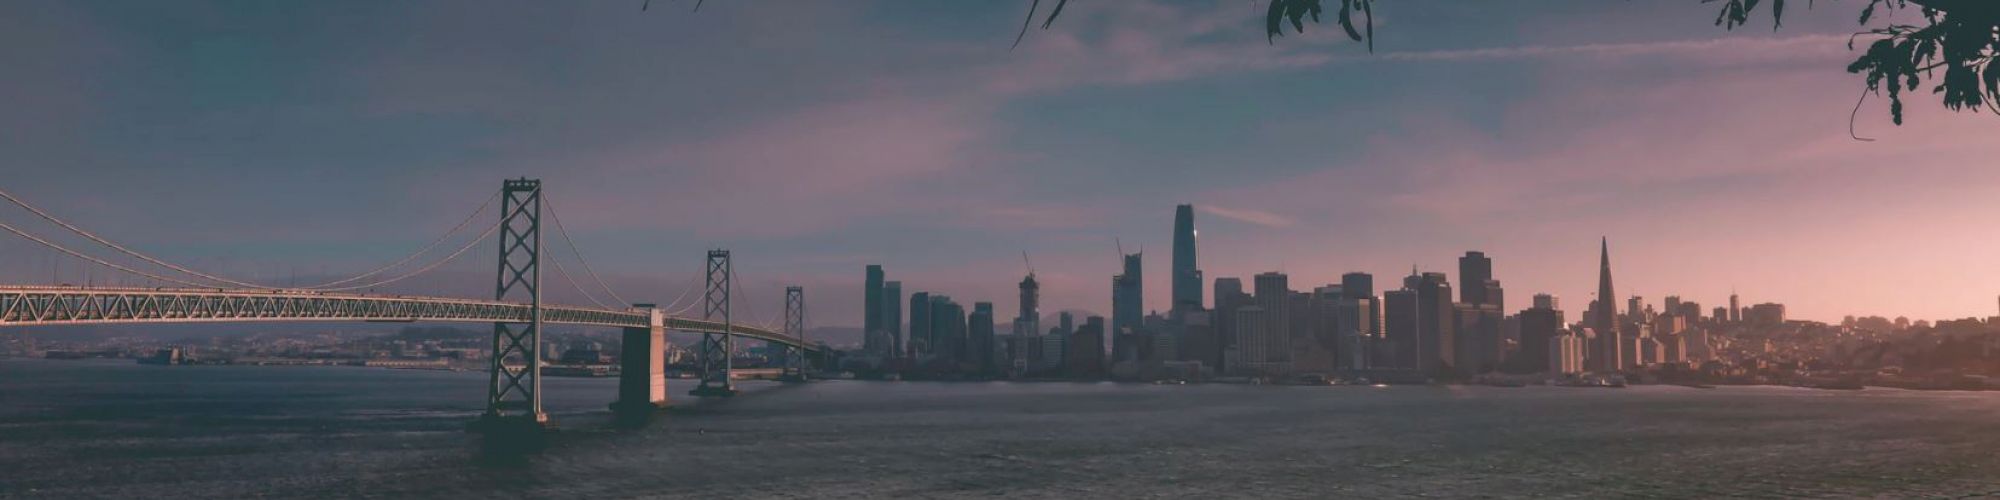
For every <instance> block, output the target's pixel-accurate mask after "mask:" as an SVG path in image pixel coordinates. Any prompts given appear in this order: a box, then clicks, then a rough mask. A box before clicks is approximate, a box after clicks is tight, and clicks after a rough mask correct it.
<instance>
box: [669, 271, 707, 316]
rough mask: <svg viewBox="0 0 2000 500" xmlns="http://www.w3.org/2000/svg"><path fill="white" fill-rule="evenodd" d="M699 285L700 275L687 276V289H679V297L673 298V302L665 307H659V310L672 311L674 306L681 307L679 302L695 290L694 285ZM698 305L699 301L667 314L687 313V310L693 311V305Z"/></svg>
mask: <svg viewBox="0 0 2000 500" xmlns="http://www.w3.org/2000/svg"><path fill="white" fill-rule="evenodd" d="M700 284H701V275H699V274H691V275H688V284H687V287H685V288H682V289H681V295H680V296H679V297H674V301H673V302H669V303H667V305H665V306H661V307H660V309H661V310H666V309H673V308H674V306H678V305H681V300H682V299H686V298H687V296H688V294H690V293H694V289H695V286H696V285H700ZM699 303H701V301H695V302H694V303H690V304H688V306H687V307H684V308H681V309H675V310H674V312H670V313H667V314H680V313H682V312H685V311H687V310H688V309H693V308H694V305H695V304H699Z"/></svg>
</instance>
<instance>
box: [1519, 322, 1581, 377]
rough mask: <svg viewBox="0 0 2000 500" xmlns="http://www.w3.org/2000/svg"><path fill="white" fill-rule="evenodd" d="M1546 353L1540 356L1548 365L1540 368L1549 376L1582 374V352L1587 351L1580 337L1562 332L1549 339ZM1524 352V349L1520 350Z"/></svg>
mask: <svg viewBox="0 0 2000 500" xmlns="http://www.w3.org/2000/svg"><path fill="white" fill-rule="evenodd" d="M1548 344H1549V345H1548V351H1547V353H1546V354H1544V355H1542V356H1541V357H1542V358H1543V359H1547V360H1548V364H1547V365H1544V366H1543V367H1542V368H1545V369H1547V370H1548V372H1549V374H1550V375H1574V374H1578V373H1583V371H1584V366H1583V359H1584V351H1585V350H1586V349H1588V347H1586V343H1585V341H1584V338H1583V336H1582V335H1578V334H1576V333H1574V332H1568V331H1563V332H1559V333H1558V334H1556V335H1554V336H1551V337H1549V341H1548ZM1522 349H1523V350H1524V351H1525V350H1526V347H1525V346H1524V347H1523V348H1522Z"/></svg>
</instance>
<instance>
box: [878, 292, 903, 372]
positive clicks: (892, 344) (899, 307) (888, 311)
mask: <svg viewBox="0 0 2000 500" xmlns="http://www.w3.org/2000/svg"><path fill="white" fill-rule="evenodd" d="M882 329H883V330H887V331H888V332H889V335H888V337H889V353H890V354H889V355H890V356H903V355H904V352H905V350H904V349H905V348H904V347H903V343H904V342H905V340H904V339H903V282H901V281H885V282H882Z"/></svg>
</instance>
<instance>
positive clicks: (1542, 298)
mask: <svg viewBox="0 0 2000 500" xmlns="http://www.w3.org/2000/svg"><path fill="white" fill-rule="evenodd" d="M1560 302H1561V301H1560V299H1557V298H1556V296H1554V295H1549V294H1546V293H1537V294H1535V305H1534V306H1533V307H1534V308H1536V309H1562V304H1561V303H1560Z"/></svg>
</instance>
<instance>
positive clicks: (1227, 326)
mask: <svg viewBox="0 0 2000 500" xmlns="http://www.w3.org/2000/svg"><path fill="white" fill-rule="evenodd" d="M1249 305H1251V302H1250V296H1249V295H1248V294H1245V293H1243V280H1241V279H1238V278H1216V279H1215V314H1214V317H1211V318H1209V322H1210V324H1213V325H1215V337H1216V339H1215V343H1216V344H1217V345H1216V348H1217V349H1220V350H1221V351H1222V353H1221V356H1222V365H1221V367H1220V368H1221V369H1222V370H1224V371H1226V372H1231V373H1235V372H1238V371H1240V368H1242V367H1239V366H1231V365H1232V364H1233V363H1240V362H1241V361H1242V360H1241V359H1240V358H1241V347H1242V346H1241V345H1239V344H1238V343H1237V334H1236V310H1237V309H1240V308H1242V307H1245V306H1249Z"/></svg>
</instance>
